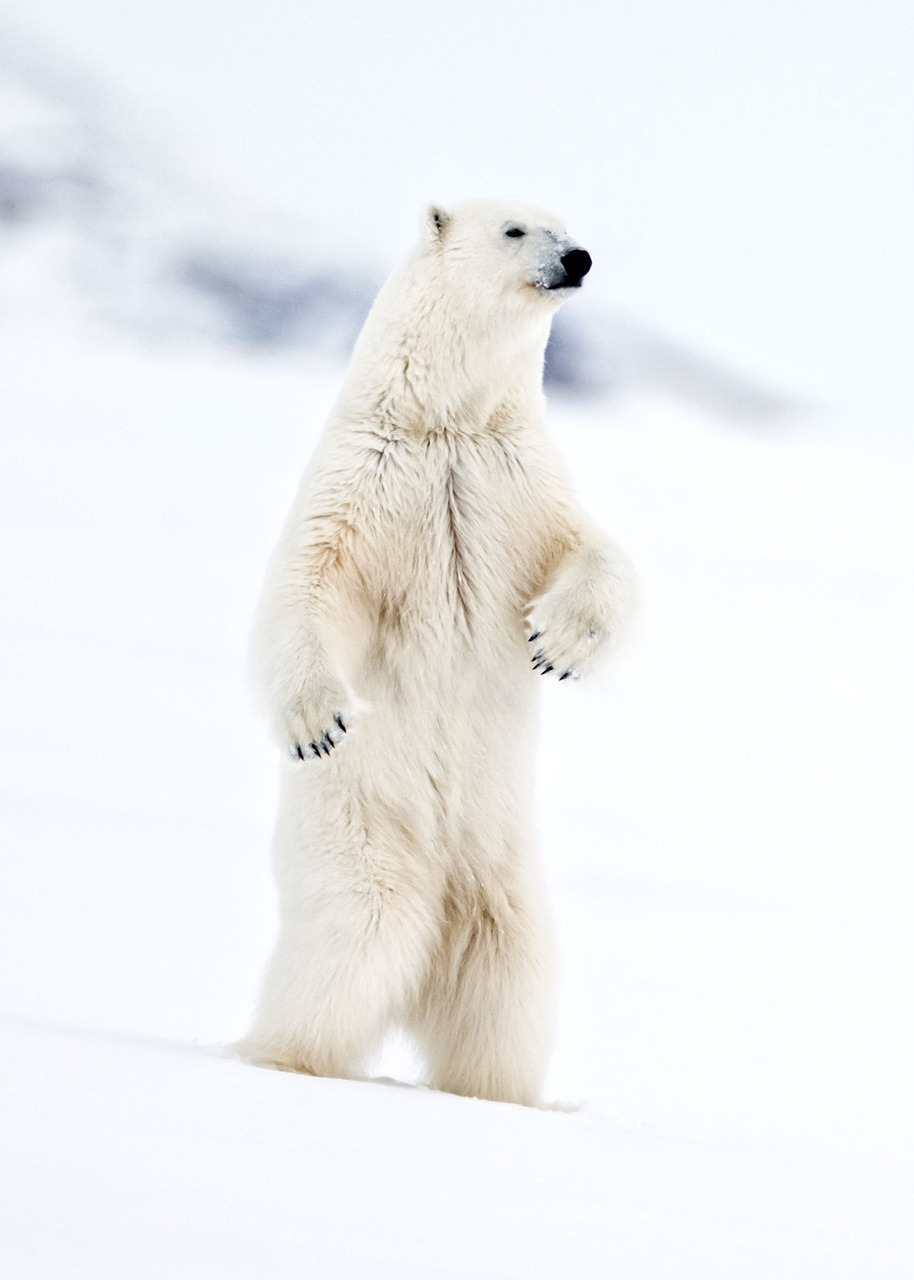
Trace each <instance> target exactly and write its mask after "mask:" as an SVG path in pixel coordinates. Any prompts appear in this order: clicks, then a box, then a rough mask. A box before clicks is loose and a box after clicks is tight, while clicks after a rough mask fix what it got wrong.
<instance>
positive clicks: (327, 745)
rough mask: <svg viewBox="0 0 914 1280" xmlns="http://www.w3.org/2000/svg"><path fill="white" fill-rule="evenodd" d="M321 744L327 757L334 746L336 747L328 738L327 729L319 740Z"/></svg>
mask: <svg viewBox="0 0 914 1280" xmlns="http://www.w3.org/2000/svg"><path fill="white" fill-rule="evenodd" d="M321 744H322V745H323V746H324V747H325V748H326V751H327V755H328V756H329V754H330V752H331V751H332V750H333V748H334V746H335V745H336V744H335V743H334V741H333V739H332V738H331V737H330V730H329V729H328V730H327V732H326V733H325V734H324V736H323V737H322V738H321Z"/></svg>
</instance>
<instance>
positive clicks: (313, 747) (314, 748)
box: [308, 742, 321, 756]
mask: <svg viewBox="0 0 914 1280" xmlns="http://www.w3.org/2000/svg"><path fill="white" fill-rule="evenodd" d="M308 746H309V747H310V748H311V754H312V755H315V756H320V753H321V749H320V747H319V746H318V745H317V743H316V742H309V743H308Z"/></svg>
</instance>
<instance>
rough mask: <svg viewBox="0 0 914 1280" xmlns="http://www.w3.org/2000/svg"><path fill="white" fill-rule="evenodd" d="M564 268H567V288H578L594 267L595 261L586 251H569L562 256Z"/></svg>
mask: <svg viewBox="0 0 914 1280" xmlns="http://www.w3.org/2000/svg"><path fill="white" fill-rule="evenodd" d="M562 266H563V267H564V268H565V276H566V280H565V282H564V283H565V287H566V288H568V287H573V288H577V287H578V285H580V283H581V281H582V280H583V279H584V277H585V276H586V275H587V272H588V271H589V270H590V268H591V267H592V266H593V259H592V258H591V256H590V254H589V253H588V252H587V250H586V249H569V250H568V252H567V253H565V254H563V255H562Z"/></svg>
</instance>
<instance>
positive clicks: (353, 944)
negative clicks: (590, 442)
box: [241, 201, 633, 1105]
mask: <svg viewBox="0 0 914 1280" xmlns="http://www.w3.org/2000/svg"><path fill="white" fill-rule="evenodd" d="M590 265H591V259H590V255H589V254H588V253H587V252H586V250H584V249H582V248H581V247H580V246H579V245H577V244H576V243H575V242H574V241H573V240H572V239H570V238H569V236H568V233H567V231H566V230H565V227H564V225H563V224H562V222H561V221H560V220H559V219H558V218H555V217H553V216H552V215H551V214H549V213H546V212H544V211H542V210H540V209H537V208H533V207H531V206H527V205H515V204H501V203H496V202H490V201H472V202H467V203H464V204H459V205H457V206H456V207H454V208H453V209H451V210H450V211H447V210H445V209H443V208H440V207H437V206H432V207H430V208H429V209H428V210H427V211H426V213H425V217H424V221H423V234H422V238H421V241H420V243H419V244H418V246H417V247H416V249H415V250H414V252H413V253H412V254H411V255H410V256H409V258H408V259H407V261H406V262H405V263H404V264H403V265H402V266H401V268H400V269H399V270H397V271H396V272H395V273H394V275H393V276H392V277H391V278H390V279H389V280H388V282H387V283H386V284H385V285H384V287H383V288H382V290H381V292H380V294H379V296H378V298H377V300H376V301H375V304H374V306H373V308H372V310H371V312H370V314H369V316H368V319H367V320H366V323H365V326H364V328H363V330H362V332H361V334H360V336H359V338H358V341H357V343H356V346H355V350H354V353H353V357H352V362H351V366H350V369H349V372H348V376H347V378H346V381H345V384H344V386H343V390H342V393H341V395H340V397H339V400H338V401H337V404H336V406H335V408H334V409H333V411H332V413H331V416H330V419H329V422H328V423H327V426H326V428H325V430H324V434H323V436H322V438H321V440H320V442H319V444H318V446H317V449H316V452H315V454H314V456H313V458H312V460H311V463H310V465H309V466H308V468H307V470H306V472H305V475H304V478H303V480H302V483H301V487H300V490H299V493H298V496H297V498H296V500H295V503H294V506H293V508H292V511H291V514H290V516H289V518H288V522H287V524H286V526H285V530H284V532H283V534H282V537H281V541H280V544H279V547H278V549H277V551H276V552H275V555H274V557H273V560H272V562H271V565H270V568H269V570H268V574H267V582H266V586H265V589H264V593H263V599H262V603H261V606H260V611H259V616H258V621H257V624H256V630H255V644H254V654H255V670H256V677H257V682H258V685H259V688H260V691H261V694H262V698H263V703H264V706H265V709H266V711H267V714H268V716H269V717H270V719H271V720H272V724H273V728H274V732H275V735H276V737H277V738H278V740H279V742H280V743H281V744H282V745H283V747H284V748H285V760H284V764H283V771H282V781H281V798H280V806H279V816H278V822H277V827H276V834H275V843H274V866H275V874H276V878H277V882H278V889H279V904H280V917H281V924H280V932H279V938H278V941H277V944H276V948H275V951H274V954H273V956H272V959H271V960H270V962H269V965H268V968H267V972H266V976H265V980H264V984H263V989H262V993H261V997H260V1002H259V1007H258V1009H257V1012H256V1015H255V1018H254V1022H253V1026H252V1027H251V1030H250V1032H249V1034H248V1037H247V1039H246V1040H245V1041H244V1042H243V1045H242V1046H241V1047H242V1052H243V1053H244V1054H245V1055H246V1056H247V1057H248V1059H249V1060H251V1061H254V1062H256V1063H259V1064H263V1065H272V1066H275V1067H279V1068H284V1069H287V1070H295V1071H302V1072H306V1073H310V1074H314V1075H321V1076H342V1077H354V1076H358V1074H359V1073H360V1071H361V1070H363V1067H364V1063H365V1060H366V1057H367V1056H368V1055H369V1054H370V1053H371V1051H372V1050H373V1049H375V1048H376V1047H377V1045H378V1044H379V1042H380V1040H381V1039H382V1038H383V1036H384V1034H385V1032H386V1031H387V1030H388V1028H390V1027H392V1026H395V1025H398V1026H400V1027H404V1028H406V1029H407V1030H408V1031H409V1032H411V1033H412V1034H413V1035H414V1037H415V1038H416V1040H417V1041H418V1044H419V1046H420V1047H421V1049H422V1051H423V1053H424V1055H425V1057H426V1060H427V1064H428V1067H429V1069H430V1082H431V1084H432V1085H433V1086H434V1087H436V1088H439V1089H443V1090H447V1091H450V1092H452V1093H457V1094H463V1095H468V1096H475V1097H479V1098H488V1099H494V1100H502V1101H509V1102H516V1103H524V1104H528V1105H536V1104H538V1103H539V1102H540V1100H541V1090H542V1085H543V1077H544V1073H545V1069H546V1065H547V1060H548V1056H549V1051H550V1047H551V1041H552V1035H553V1018H554V1005H555V996H554V955H553V940H552V929H551V923H550V914H549V910H548V907H547V904H546V901H545V894H544V886H543V882H542V876H541V872H540V868H539V865H538V857H537V853H536V847H535V841H534V834H533V830H532V826H531V808H532V793H533V766H534V746H535V737H536V721H537V702H538V693H539V687H538V683H539V677H540V676H541V675H545V676H547V677H548V676H549V675H550V674H551V675H552V676H553V678H556V679H558V680H563V681H564V680H566V679H574V678H577V677H578V676H581V675H584V674H586V673H587V672H588V671H590V670H591V669H593V668H595V667H596V666H597V665H598V664H599V663H600V662H602V661H603V659H604V658H605V657H606V656H607V655H608V654H609V653H610V652H611V651H612V650H613V649H614V648H615V646H616V645H617V644H618V642H619V640H620V638H621V636H622V634H623V632H624V630H625V627H626V624H627V622H628V618H629V615H630V613H631V611H632V597H633V589H632V580H631V575H630V570H629V566H628V562H627V560H626V559H625V557H624V556H623V555H622V553H621V552H620V551H619V550H618V549H617V548H616V547H615V546H614V544H612V543H611V542H610V541H609V540H608V539H607V538H606V537H605V536H604V535H603V534H602V533H601V532H600V531H599V530H598V529H597V528H596V527H595V526H594V525H593V523H592V522H591V521H590V519H589V518H588V517H587V516H586V515H585V514H584V512H583V511H582V510H581V509H580V508H579V506H578V504H577V502H576V500H575V498H574V496H573V493H572V490H571V488H570V486H569V482H568V480H567V479H566V476H565V473H564V470H563V468H562V465H561V463H560V461H559V459H558V457H557V455H556V452H555V450H554V447H553V445H552V442H551V440H550V438H549V436H548V435H547V432H546V429H545V425H544V414H543V409H544V398H543V392H542V372H543V355H544V351H545V347H546V342H547V339H548V336H549V327H550V323H551V319H552V316H553V313H554V312H555V311H556V310H557V308H558V306H559V305H560V304H561V303H562V302H563V301H564V300H565V299H566V298H567V297H568V296H569V295H570V294H571V293H572V292H573V291H574V290H575V289H577V288H579V287H580V285H581V282H582V280H583V278H584V277H585V275H586V274H587V272H588V270H589V269H590Z"/></svg>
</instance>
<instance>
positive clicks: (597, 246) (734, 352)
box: [19, 0, 914, 418]
mask: <svg viewBox="0 0 914 1280" xmlns="http://www.w3.org/2000/svg"><path fill="white" fill-rule="evenodd" d="M19 15H20V16H21V18H22V20H23V21H25V20H26V19H27V20H28V22H29V23H32V24H36V25H37V26H38V27H39V28H40V30H42V31H43V32H44V33H46V34H48V35H51V36H53V37H54V39H55V41H56V43H57V45H58V47H59V48H60V49H61V50H63V51H66V50H70V51H72V52H73V53H74V54H75V55H76V56H77V57H78V58H80V59H81V60H82V61H83V62H84V63H85V64H87V65H88V66H90V67H91V68H94V69H96V70H99V71H101V72H102V73H104V75H105V76H106V77H107V78H108V80H109V81H111V82H113V83H114V84H115V86H117V87H120V88H122V89H125V90H127V91H128V92H129V94H130V95H131V97H132V100H133V102H134V103H135V104H136V105H137V106H138V107H139V108H140V109H141V110H143V111H147V112H151V113H152V116H153V124H154V125H155V126H161V130H162V134H163V136H164V137H165V139H166V140H168V141H169V142H170V143H171V144H172V145H173V148H174V150H175V152H176V154H177V155H178V157H179V158H180V159H181V160H182V161H183V162H185V163H189V164H190V166H191V167H192V168H193V169H194V170H199V171H200V173H201V175H202V176H204V177H205V178H206V179H207V180H213V181H214V182H215V183H216V185H217V186H219V187H221V188H222V189H224V190H225V191H227V192H232V193H233V194H236V195H241V196H242V197H244V198H250V199H252V200H254V201H256V202H258V203H259V204H261V205H262V206H264V207H266V208H272V207H277V208H280V209H285V210H289V211H293V212H301V213H305V214H307V215H309V216H312V215H313V216H314V217H315V218H316V220H317V221H318V222H319V223H321V224H324V223H326V224H327V225H329V226H331V227H332V228H334V229H335V231H336V232H337V233H338V234H339V235H341V236H344V237H345V238H346V240H347V242H348V243H351V244H352V246H353V251H354V252H360V253H361V252H365V251H369V252H370V253H371V254H373V255H380V256H382V257H383V258H384V259H385V260H386V261H392V260H393V259H394V258H396V257H397V256H398V254H399V253H400V252H401V251H402V250H403V248H404V247H405V246H406V245H407V243H408V242H409V241H410V240H411V239H412V237H413V234H414V228H415V224H416V217H417V213H418V209H419V208H420V207H421V206H422V204H423V203H425V202H426V201H427V200H429V199H435V200H441V201H444V202H447V201H450V200H457V199H462V198H465V197H470V196H486V195H492V196H499V197H507V198H510V197H512V196H517V197H518V198H519V199H523V200H529V201H533V202H536V203H539V204H543V205H545V206H547V207H552V208H554V209H555V210H556V211H558V212H560V213H561V214H562V215H563V216H565V217H566V218H567V220H568V222H569V224H570V226H571V228H572V230H573V231H574V232H575V234H577V235H578V237H579V238H580V239H581V241H582V242H583V243H584V244H586V245H587V247H588V248H589V249H590V250H591V252H592V253H593V255H594V259H595V264H596V265H595V268H594V273H593V276H592V278H591V282H590V286H591V287H590V290H589V292H591V293H592V294H602V296H604V297H605V298H608V299H610V300H612V301H613V302H615V303H616V304H619V305H621V306H623V307H626V308H628V309H630V310H633V311H634V312H636V313H637V314H639V315H641V316H642V317H644V318H647V319H649V320H651V321H653V322H654V323H657V324H660V325H662V326H663V327H665V328H667V329H668V330H670V331H672V332H673V333H676V334H679V335H680V336H682V337H684V338H686V339H688V340H691V341H693V342H696V343H698V344H699V345H701V346H704V347H706V348H708V349H710V350H712V351H716V352H717V353H719V354H720V355H722V356H723V357H724V358H727V359H729V360H731V361H732V362H734V363H735V364H737V365H739V366H741V367H743V368H744V369H747V370H750V371H752V370H755V371H756V372H758V373H760V374H762V375H764V376H767V377H768V378H770V379H773V380H774V381H775V382H778V381H780V382H782V383H783V384H786V386H787V387H788V388H789V387H790V386H791V385H793V386H795V387H797V388H799V389H800V390H805V391H808V392H811V393H813V394H817V395H820V396H823V397H826V398H829V399H832V400H834V401H837V402H839V403H840V402H841V401H854V400H856V401H858V402H860V403H866V404H870V405H872V404H874V402H875V403H876V404H878V405H879V408H880V411H881V412H886V413H896V414H898V415H899V416H900V417H902V418H903V417H904V416H905V414H906V413H907V410H908V406H909V405H910V404H911V401H912V399H914V397H912V394H911V392H910V390H909V387H908V378H907V364H908V361H909V349H910V339H911V335H912V333H914V306H912V301H911V299H912V295H914V251H912V248H911V240H912V236H911V233H910V228H911V224H912V219H914V207H912V206H914V199H912V195H914V176H912V162H914V87H912V82H914V75H912V66H914V6H911V5H909V4H908V3H902V2H901V0H897V2H894V3H893V2H892V0H868V2H867V3H865V4H864V3H862V2H860V3H853V2H852V0H835V2H834V3H831V4H827V3H824V2H823V3H796V2H795V0H793V2H790V3H788V2H786V0H767V2H766V3H764V4H761V3H747V4H743V5H735V4H733V3H732V0H731V2H730V3H726V2H725V0H717V2H707V0H705V2H703V3H702V2H698V3H689V4H685V3H679V4H676V3H674V2H673V0H637V2H636V0H627V2H626V3H618V2H616V3H614V2H612V0H610V2H608V3H599V4H598V3H583V2H582V0H570V2H568V3H564V4H561V5H559V4H550V3H546V2H544V0H536V3H535V4H532V5H531V4H529V3H528V4H520V3H518V2H517V0H504V2H503V3H501V4H499V5H494V6H493V5H491V4H488V3H485V4H484V3H482V0H466V2H464V3H461V4H459V5H454V6H430V5H428V4H423V3H418V0H399V2H398V3H397V4H393V5H385V4H382V3H358V2H355V0H334V3H333V4H322V5H316V4H308V3H301V2H300V0H299V3H292V2H290V0H257V3H254V2H253V0H155V3H153V2H152V0H131V3H129V4H124V3H123V0H80V3H78V4H77V3H74V0H29V5H28V9H27V11H26V10H25V9H24V8H21V9H20V10H19ZM874 384H875V386H876V388H877V390H876V392H875V394H874Z"/></svg>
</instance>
